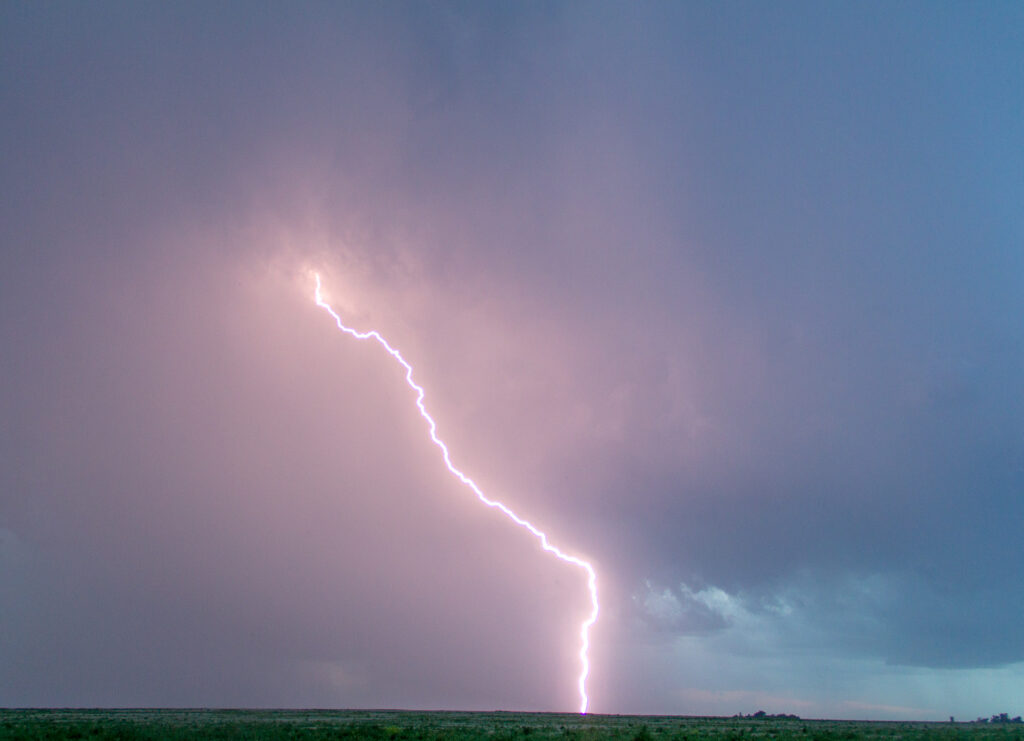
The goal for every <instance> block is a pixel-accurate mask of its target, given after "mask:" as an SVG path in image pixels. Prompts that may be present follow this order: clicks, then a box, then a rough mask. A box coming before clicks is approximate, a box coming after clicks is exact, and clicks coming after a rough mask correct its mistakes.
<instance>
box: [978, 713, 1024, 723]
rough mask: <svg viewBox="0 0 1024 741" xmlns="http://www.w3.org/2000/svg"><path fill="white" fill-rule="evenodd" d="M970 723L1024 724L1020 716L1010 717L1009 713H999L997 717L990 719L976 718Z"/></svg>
mask: <svg viewBox="0 0 1024 741" xmlns="http://www.w3.org/2000/svg"><path fill="white" fill-rule="evenodd" d="M971 722H972V723H1024V721H1022V720H1021V718H1020V716H1019V715H1017V716H1014V717H1013V718H1011V717H1010V714H1009V713H1000V714H999V715H993V716H992V717H991V718H978V719H977V720H975V721H971Z"/></svg>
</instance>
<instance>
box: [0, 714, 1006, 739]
mask: <svg viewBox="0 0 1024 741" xmlns="http://www.w3.org/2000/svg"><path fill="white" fill-rule="evenodd" d="M362 738H365V739H394V740H395V741H401V740H402V739H456V740H458V739H494V740H496V741H497V740H498V739H513V738H516V739H530V741H535V740H540V739H638V740H642V739H679V740H680V741H682V740H683V739H691V740H692V741H698V740H701V739H720V740H721V741H753V740H755V739H763V740H764V741H771V740H774V739H779V740H780V741H782V740H784V739H800V740H801V741H832V740H835V741H852V740H853V739H901V740H902V741H913V740H914V739H950V741H953V740H954V739H955V740H958V741H982V740H983V739H985V740H988V739H993V740H999V741H1003V740H1005V741H1024V725H1022V724H1019V723H1010V724H982V723H955V724H954V723H893V722H867V721H840V720H790V719H775V718H769V719H752V718H692V717H682V716H641V715H587V716H580V715H576V714H561V713H506V712H500V713H464V712H418V711H399V710H0V739H26V740H27V739H96V740H97V741H98V740H100V739H224V740H229V739H231V740H233V739H238V740H239V741H242V740H243V739H244V740H247V741H272V740H277V739H282V740H283V739H362Z"/></svg>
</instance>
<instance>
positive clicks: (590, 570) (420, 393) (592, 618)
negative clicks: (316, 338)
mask: <svg viewBox="0 0 1024 741" xmlns="http://www.w3.org/2000/svg"><path fill="white" fill-rule="evenodd" d="M313 275H314V276H315V277H316V292H315V294H314V299H315V301H316V305H317V306H319V307H320V308H322V309H323V310H324V311H326V312H327V313H328V314H330V315H331V318H332V319H334V323H335V324H337V325H338V329H339V330H341V331H342V332H344V333H345V334H347V335H350V336H352V337H354V338H356V339H357V340H376V341H377V342H378V343H379V344H380V345H381V346H382V347H383V348H384V349H385V350H386V351H387V352H388V354H389V355H391V357H393V358H394V359H395V361H396V362H397V363H398V364H399V365H401V366H402V367H403V368H405V382H406V383H407V384H408V385H409V388H411V389H412V390H413V391H415V392H416V407H417V408H418V409H419V412H420V416H421V417H423V419H424V420H425V421H426V423H427V429H428V431H429V433H430V439H431V440H432V441H433V442H434V445H436V446H437V447H438V448H439V449H440V450H441V457H442V458H443V459H444V465H445V466H446V467H447V468H448V471H449V472H450V473H451V474H452V475H453V476H454V477H455V478H457V479H458V480H459V481H461V482H462V483H463V484H464V485H465V486H467V487H468V488H469V489H470V490H472V492H473V493H474V494H475V495H476V498H477V499H479V500H480V501H481V502H483V503H484V504H486V505H487V506H488V507H491V508H493V509H496V510H498V511H499V512H501V513H502V514H503V515H505V517H507V518H508V519H510V520H512V522H514V523H515V524H516V525H518V526H519V527H521V528H523V529H524V530H527V531H528V532H529V533H530V534H531V535H533V536H534V537H535V538H536V539H537V541H538V542H539V543H540V547H541V548H542V549H544V550H545V551H547V552H548V553H550V554H552V555H553V556H555V558H557V559H559V560H561V561H564V562H565V563H568V564H571V565H573V566H576V567H577V568H579V569H582V570H583V571H584V573H586V575H587V589H588V590H590V614H589V615H588V616H587V618H586V620H584V621H583V622H582V623H581V624H580V652H579V657H580V674H579V679H578V680H577V684H578V687H579V693H580V713H581V714H584V715H585V714H586V712H587V706H588V705H589V703H590V699H589V698H588V697H587V677H588V676H589V675H590V656H589V653H590V629H591V627H593V625H594V623H596V622H597V613H598V610H599V606H598V603H597V572H596V571H594V567H593V566H591V565H590V563H589V562H587V561H584V560H583V559H582V558H579V557H578V556H571V555H569V554H567V553H565V552H564V551H562V550H561V549H560V548H558V547H557V546H554V545H552V544H551V543H550V542H549V541H548V536H547V535H546V534H545V533H544V532H543V531H542V530H540V529H539V528H538V527H536V526H535V525H534V524H532V523H531V522H530V521H529V520H527V519H525V518H523V517H520V516H519V515H517V514H516V513H515V512H514V511H512V509H510V508H509V507H507V506H506V505H504V504H502V503H501V502H499V501H497V500H495V499H489V498H488V497H487V496H486V495H485V494H484V493H483V492H482V491H481V490H480V487H478V486H477V485H476V483H475V482H474V481H473V479H471V478H469V477H468V476H467V475H466V474H464V473H463V472H462V471H460V470H459V469H457V468H456V467H455V466H454V465H452V461H451V457H450V456H449V454H448V446H447V445H445V444H444V441H443V440H441V438H439V437H438V436H437V423H436V422H434V418H433V417H431V416H430V414H429V413H428V412H427V408H426V406H424V404H423V397H424V396H425V395H426V392H425V391H424V390H423V387H422V386H420V385H419V384H417V383H416V382H415V381H414V380H413V373H412V366H411V365H410V364H409V363H408V362H407V361H406V359H405V358H403V357H402V354H401V353H400V352H398V350H396V349H395V348H393V347H392V346H391V345H389V344H388V341H387V340H385V339H384V338H383V337H382V336H381V335H380V334H379V333H378V332H377V331H376V330H370V331H369V332H359V331H357V330H355V329H352V328H351V327H347V326H345V324H344V322H342V321H341V317H340V316H338V314H337V313H336V312H335V311H334V309H333V308H332V307H331V305H330V304H329V303H327V302H326V301H324V299H323V296H322V295H321V292H320V289H321V283H320V274H319V273H314V274H313Z"/></svg>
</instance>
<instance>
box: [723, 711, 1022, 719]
mask: <svg viewBox="0 0 1024 741" xmlns="http://www.w3.org/2000/svg"><path fill="white" fill-rule="evenodd" d="M1003 715H1006V713H1003ZM732 717H733V718H753V719H756V720H800V716H799V715H791V714H789V713H775V714H771V713H766V712H765V711H763V710H758V711H757V712H756V713H751V714H750V715H744V714H743V713H736V715H734V716H732Z"/></svg>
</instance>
